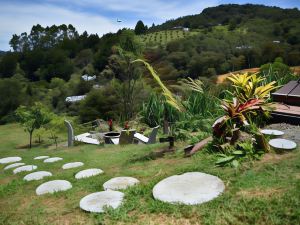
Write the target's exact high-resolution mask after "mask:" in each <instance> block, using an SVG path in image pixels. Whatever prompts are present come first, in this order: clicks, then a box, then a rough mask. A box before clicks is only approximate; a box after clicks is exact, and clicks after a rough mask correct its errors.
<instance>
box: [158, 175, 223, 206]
mask: <svg viewBox="0 0 300 225" xmlns="http://www.w3.org/2000/svg"><path fill="white" fill-rule="evenodd" d="M224 189H225V186H224V183H223V181H222V180H220V179H219V178H218V177H216V176H212V175H209V174H206V173H200V172H190V173H184V174H182V175H174V176H171V177H168V178H166V179H164V180H162V181H160V182H159V183H158V184H156V185H155V186H154V188H153V196H154V198H155V199H158V200H161V201H163V202H168V203H172V204H184V205H196V204H201V203H204V202H208V201H210V200H212V199H214V198H216V197H217V196H218V195H219V194H221V193H222V192H223V191H224Z"/></svg>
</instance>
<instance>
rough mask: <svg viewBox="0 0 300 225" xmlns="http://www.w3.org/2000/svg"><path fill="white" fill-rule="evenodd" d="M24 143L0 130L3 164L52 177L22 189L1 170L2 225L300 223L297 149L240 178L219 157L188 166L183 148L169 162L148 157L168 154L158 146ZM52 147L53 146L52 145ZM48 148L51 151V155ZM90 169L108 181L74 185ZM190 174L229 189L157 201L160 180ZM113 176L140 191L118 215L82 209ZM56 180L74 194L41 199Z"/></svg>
mask: <svg viewBox="0 0 300 225" xmlns="http://www.w3.org/2000/svg"><path fill="white" fill-rule="evenodd" d="M27 139H28V137H27V135H26V134H25V133H24V132H23V130H22V128H20V127H19V126H18V125H16V124H11V125H5V126H0V143H1V144H0V158H2V157H7V156H21V157H22V158H23V162H25V163H26V164H35V165H37V166H38V170H47V171H50V172H52V173H53V177H50V178H47V179H44V180H43V181H42V180H41V181H32V182H25V181H23V180H22V178H23V177H24V175H25V174H26V173H25V174H21V173H20V174H17V175H13V173H12V170H7V171H3V169H2V168H4V165H0V184H1V187H0V209H1V210H0V224H18V225H20V224H26V225H27V224H298V223H299V221H300V153H299V149H298V150H295V151H293V152H292V153H286V154H283V155H273V154H268V155H267V156H266V157H265V158H264V159H263V160H262V161H261V162H255V163H252V164H244V166H243V167H241V168H240V169H239V170H235V169H233V168H218V167H215V166H214V161H215V157H214V156H212V155H209V154H207V153H204V152H203V153H198V154H197V155H195V156H194V157H192V158H183V156H182V155H183V154H182V148H181V147H180V148H179V149H178V151H177V152H176V153H174V154H169V155H166V156H165V157H164V158H158V159H150V158H148V157H146V156H147V155H148V154H149V153H150V152H151V151H154V150H159V149H161V148H164V147H165V145H161V144H156V145H152V146H147V145H130V146H126V147H119V146H105V147H98V146H92V145H78V146H75V147H73V148H65V147H60V148H59V149H58V150H56V149H55V148H54V147H53V145H51V146H50V145H49V143H46V144H44V145H43V146H35V147H34V148H33V149H31V150H27V149H24V148H21V147H22V146H25V145H26V144H27V142H28V140H27ZM47 142H48V141H47ZM47 146H48V147H47ZM38 155H49V156H59V157H62V158H64V160H63V161H59V162H56V163H52V164H44V163H43V162H42V161H37V160H33V157H35V156H38ZM74 161H82V162H84V163H85V165H84V167H79V168H75V169H70V170H62V169H61V166H62V165H63V164H64V163H67V162H74ZM85 168H101V169H102V170H104V172H105V173H104V174H103V175H99V176H96V177H92V178H88V179H82V180H76V179H75V178H74V174H75V173H76V172H78V171H79V170H82V169H85ZM187 171H201V172H206V173H210V174H213V175H216V176H219V177H220V178H221V179H222V180H223V181H224V182H225V184H226V190H225V193H224V194H222V195H221V196H220V197H219V198H217V199H215V200H213V201H211V202H209V203H205V204H203V205H199V206H179V205H170V204H166V203H162V202H159V201H156V200H154V199H153V197H152V188H153V186H154V185H155V184H156V183H157V182H158V181H160V180H161V179H163V178H165V177H167V176H170V175H174V174H178V173H183V172H187ZM115 176H133V177H136V178H138V179H139V180H140V181H141V184H140V185H138V186H136V187H133V188H131V189H129V190H127V191H125V202H124V204H123V205H122V206H121V207H120V208H119V209H117V210H109V211H108V212H107V213H104V214H89V213H86V212H83V211H82V210H80V208H79V201H80V199H81V198H82V197H84V196H85V195H87V194H89V193H93V192H97V191H102V190H103V189H102V184H103V183H104V182H105V181H107V180H108V179H110V178H112V177H115ZM53 179H66V180H68V181H70V182H71V183H72V185H73V188H72V189H71V190H68V191H66V192H60V193H56V194H54V195H43V196H37V195H36V194H35V189H36V187H37V186H38V185H39V184H41V183H43V182H45V181H47V180H53Z"/></svg>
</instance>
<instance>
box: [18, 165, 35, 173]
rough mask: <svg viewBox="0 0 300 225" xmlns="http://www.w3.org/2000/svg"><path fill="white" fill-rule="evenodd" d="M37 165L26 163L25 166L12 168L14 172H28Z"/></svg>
mask: <svg viewBox="0 0 300 225" xmlns="http://www.w3.org/2000/svg"><path fill="white" fill-rule="evenodd" d="M36 169H37V166H36V165H26V166H21V167H18V168H16V169H14V170H13V172H14V174H17V173H20V172H28V171H32V170H36Z"/></svg>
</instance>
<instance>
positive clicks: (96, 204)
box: [79, 190, 124, 213]
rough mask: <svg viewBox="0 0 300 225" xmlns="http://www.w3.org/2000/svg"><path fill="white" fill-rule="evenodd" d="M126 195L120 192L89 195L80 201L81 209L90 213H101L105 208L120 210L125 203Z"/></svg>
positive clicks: (109, 191) (102, 192)
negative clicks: (123, 202)
mask: <svg viewBox="0 0 300 225" xmlns="http://www.w3.org/2000/svg"><path fill="white" fill-rule="evenodd" d="M123 198H124V194H123V193H122V192H119V191H111V190H108V191H101V192H96V193H92V194H89V195H87V196H85V197H84V198H82V199H81V200H80V203H79V206H80V208H81V209H83V210H85V211H88V212H96V213H101V212H104V209H105V207H112V208H113V209H116V208H118V207H119V206H120V205H121V204H122V201H123Z"/></svg>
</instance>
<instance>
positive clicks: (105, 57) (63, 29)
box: [0, 5, 300, 122]
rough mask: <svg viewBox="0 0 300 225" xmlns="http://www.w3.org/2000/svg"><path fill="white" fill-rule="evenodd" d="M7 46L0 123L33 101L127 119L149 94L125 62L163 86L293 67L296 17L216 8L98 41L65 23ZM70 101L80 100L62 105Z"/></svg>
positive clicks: (299, 60)
mask: <svg viewBox="0 0 300 225" xmlns="http://www.w3.org/2000/svg"><path fill="white" fill-rule="evenodd" d="M183 28H189V29H187V30H185V31H184V32H183V31H182V30H180V29H183ZM175 30H177V31H175ZM178 30H180V31H178ZM171 31H172V32H171ZM189 34H192V35H189ZM159 35H160V36H159ZM164 35H165V36H164ZM168 35H169V36H168ZM173 35H174V36H173ZM9 44H10V46H11V48H12V49H13V51H11V52H7V53H5V54H4V55H2V53H0V78H1V79H0V96H1V99H2V98H3V96H7V98H5V99H3V100H1V101H0V118H1V119H0V121H1V122H7V121H10V120H13V112H14V110H15V109H16V108H17V107H18V106H19V105H20V104H23V105H31V104H32V103H33V102H36V101H40V102H42V103H44V104H45V105H47V106H48V107H50V108H52V109H53V110H54V111H55V112H57V113H67V114H69V115H80V117H81V120H83V121H88V120H91V119H95V118H97V117H98V116H101V117H102V118H105V119H107V118H111V117H112V118H120V117H122V118H125V119H127V118H130V117H132V116H134V115H136V113H137V112H138V111H139V109H140V108H141V104H142V102H143V101H144V100H145V99H147V98H148V96H149V90H150V89H151V88H153V84H152V82H151V81H150V79H148V76H147V75H145V72H144V70H143V69H142V68H140V66H138V65H132V64H131V61H132V60H134V59H137V58H145V59H146V60H147V61H148V62H149V63H150V64H152V65H153V66H154V68H155V69H156V70H157V72H158V73H159V74H160V76H161V78H162V80H164V81H165V82H166V83H167V84H177V82H178V81H179V80H180V79H182V78H186V77H192V78H198V77H205V78H208V79H210V80H213V79H214V78H215V77H214V76H215V75H217V74H223V73H227V72H229V71H235V70H240V69H245V68H252V67H260V66H261V65H263V64H266V63H269V62H273V61H274V60H275V58H277V57H281V58H282V60H283V63H285V64H287V65H289V66H297V65H300V11H299V10H297V9H280V8H276V7H266V6H261V5H221V6H218V7H213V8H208V9H205V10H203V12H202V13H201V14H198V15H193V16H186V17H182V18H178V19H176V20H170V21H167V22H166V23H164V24H161V25H158V26H155V25H153V26H152V27H150V28H148V27H147V26H144V25H143V23H142V22H141V21H139V22H138V24H137V26H136V28H135V30H129V29H123V30H119V31H118V32H117V33H109V34H105V35H104V36H102V37H99V36H98V35H97V34H88V33H87V32H84V33H82V34H79V33H78V32H77V30H76V28H75V27H73V26H72V25H65V24H63V25H59V26H56V25H53V26H51V27H42V26H41V25H39V24H37V25H34V26H33V27H32V29H31V31H30V32H29V33H25V32H24V33H22V34H15V35H13V37H12V38H11V40H10V43H9ZM1 55H2V56H1ZM85 74H87V75H89V76H94V75H95V76H96V79H95V80H89V81H86V80H84V79H82V78H81V76H82V75H85ZM141 90H142V91H141ZM74 95H86V98H85V100H83V101H81V102H80V103H75V104H74V103H73V104H70V103H66V102H65V99H66V97H67V96H74ZM133 96H134V97H133Z"/></svg>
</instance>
